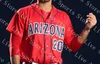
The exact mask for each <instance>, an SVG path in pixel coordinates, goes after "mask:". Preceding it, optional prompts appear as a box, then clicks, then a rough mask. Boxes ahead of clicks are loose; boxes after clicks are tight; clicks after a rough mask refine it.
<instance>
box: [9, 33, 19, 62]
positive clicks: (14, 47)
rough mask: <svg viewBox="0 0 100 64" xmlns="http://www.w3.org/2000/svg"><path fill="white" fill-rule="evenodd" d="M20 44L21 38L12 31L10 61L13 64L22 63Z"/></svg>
mask: <svg viewBox="0 0 100 64" xmlns="http://www.w3.org/2000/svg"><path fill="white" fill-rule="evenodd" d="M20 44H21V38H20V37H19V36H17V35H14V34H12V33H10V43H9V45H10V47H9V50H10V62H11V64H20V48H19V47H20Z"/></svg>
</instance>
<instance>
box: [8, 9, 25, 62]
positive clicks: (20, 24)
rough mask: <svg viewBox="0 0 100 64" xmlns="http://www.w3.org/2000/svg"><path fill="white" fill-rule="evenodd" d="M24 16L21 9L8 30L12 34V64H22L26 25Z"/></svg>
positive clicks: (10, 44)
mask: <svg viewBox="0 0 100 64" xmlns="http://www.w3.org/2000/svg"><path fill="white" fill-rule="evenodd" d="M22 15H23V10H22V9H19V10H18V11H17V12H16V13H15V14H14V16H13V17H12V19H11V21H10V23H9V25H8V26H7V28H6V30H7V31H8V32H10V42H9V51H10V60H11V64H20V49H21V48H20V46H21V42H22V39H23V34H24V25H25V24H24V22H25V20H24V19H23V17H22Z"/></svg>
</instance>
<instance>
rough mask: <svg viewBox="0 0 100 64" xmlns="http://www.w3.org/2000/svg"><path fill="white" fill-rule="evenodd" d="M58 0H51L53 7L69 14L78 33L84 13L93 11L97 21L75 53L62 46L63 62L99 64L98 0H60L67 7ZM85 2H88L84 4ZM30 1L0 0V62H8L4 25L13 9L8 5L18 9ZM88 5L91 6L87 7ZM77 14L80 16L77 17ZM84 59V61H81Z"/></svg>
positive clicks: (99, 3)
mask: <svg viewBox="0 0 100 64" xmlns="http://www.w3.org/2000/svg"><path fill="white" fill-rule="evenodd" d="M5 1H6V3H5ZM34 2H35V1H34ZM59 2H60V0H53V4H54V5H55V7H57V8H58V9H61V10H63V11H65V12H66V13H67V14H68V15H69V16H70V18H71V21H72V24H73V27H74V30H75V32H76V33H78V34H79V33H80V32H81V31H82V29H83V28H84V26H85V23H84V22H83V20H85V19H86V15H87V14H88V13H89V12H93V13H94V14H95V15H96V16H97V21H98V23H97V25H96V26H95V27H94V28H93V29H92V30H91V32H90V34H89V36H88V38H87V41H86V42H85V43H86V44H84V45H83V46H82V47H81V48H80V49H79V50H78V51H77V52H76V53H72V52H69V50H68V49H67V48H66V47H64V50H63V54H62V58H63V61H64V64H100V0H61V2H62V4H63V5H64V6H66V7H67V9H65V7H62V6H61V5H59ZM87 2H88V4H87V5H86V3H87ZM30 3H31V0H0V64H10V62H9V61H10V60H9V49H8V48H9V47H8V42H9V33H8V32H7V31H6V27H7V25H8V23H9V21H10V19H11V18H12V16H13V14H14V13H15V10H11V9H10V8H9V6H12V7H13V8H15V9H16V10H18V9H19V8H21V7H24V6H27V5H30ZM89 5H91V6H90V7H89ZM91 7H92V8H91ZM68 8H69V10H71V9H72V11H69V10H68ZM94 8H95V9H96V10H97V9H98V11H99V12H98V13H97V12H96V10H95V11H94ZM77 15H80V16H79V17H78V18H77ZM81 17H82V18H81ZM80 18H81V20H80ZM84 59H85V60H86V62H83V61H84Z"/></svg>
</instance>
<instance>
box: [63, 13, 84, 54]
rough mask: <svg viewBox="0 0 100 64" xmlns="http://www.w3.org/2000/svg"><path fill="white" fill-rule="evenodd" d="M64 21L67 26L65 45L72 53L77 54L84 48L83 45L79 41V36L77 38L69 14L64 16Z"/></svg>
mask: <svg viewBox="0 0 100 64" xmlns="http://www.w3.org/2000/svg"><path fill="white" fill-rule="evenodd" d="M64 21H65V24H66V25H65V36H64V42H65V45H66V46H67V47H68V48H69V49H70V50H71V51H72V52H76V51H77V50H78V49H79V48H80V47H81V46H82V43H80V42H79V41H78V36H76V34H75V32H74V29H73V27H72V23H71V20H70V18H69V16H68V15H67V14H66V15H65V16H64Z"/></svg>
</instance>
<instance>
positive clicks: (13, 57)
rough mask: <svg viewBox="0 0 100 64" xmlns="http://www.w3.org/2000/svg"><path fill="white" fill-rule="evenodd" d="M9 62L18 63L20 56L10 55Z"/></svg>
mask: <svg viewBox="0 0 100 64" xmlns="http://www.w3.org/2000/svg"><path fill="white" fill-rule="evenodd" d="M10 62H11V64H20V56H19V55H14V56H11V57H10Z"/></svg>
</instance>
